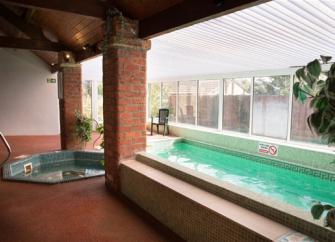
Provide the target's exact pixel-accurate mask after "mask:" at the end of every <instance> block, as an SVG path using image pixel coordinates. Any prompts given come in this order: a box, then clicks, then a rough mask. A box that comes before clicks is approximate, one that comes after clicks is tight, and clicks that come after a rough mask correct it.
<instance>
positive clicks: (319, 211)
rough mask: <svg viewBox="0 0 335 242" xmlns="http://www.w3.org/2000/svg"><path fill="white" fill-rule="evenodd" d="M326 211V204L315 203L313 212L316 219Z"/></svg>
mask: <svg viewBox="0 0 335 242" xmlns="http://www.w3.org/2000/svg"><path fill="white" fill-rule="evenodd" d="M323 212H324V206H323V205H322V204H321V203H317V204H314V205H313V206H312V208H311V213H312V216H313V218H314V219H319V218H320V217H321V215H322V213H323Z"/></svg>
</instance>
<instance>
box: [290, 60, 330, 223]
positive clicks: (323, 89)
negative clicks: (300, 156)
mask: <svg viewBox="0 0 335 242" xmlns="http://www.w3.org/2000/svg"><path fill="white" fill-rule="evenodd" d="M321 59H323V60H324V59H326V62H327V61H328V60H330V59H331V57H325V56H321ZM295 77H296V78H295V83H294V84H293V94H294V96H295V98H296V99H297V100H298V101H300V102H301V103H304V102H306V100H307V99H310V100H311V102H310V105H311V107H312V108H313V112H312V114H310V115H309V116H308V118H307V122H308V126H309V128H310V130H311V131H312V132H314V133H316V134H317V135H319V136H320V137H321V138H322V139H323V140H324V141H326V143H328V145H331V144H334V143H335V63H333V64H332V65H331V66H330V69H329V71H325V72H323V71H322V68H321V64H320V62H319V60H317V59H316V60H314V61H312V62H310V63H308V64H307V65H306V66H303V67H302V68H300V69H298V70H297V71H296V73H295ZM324 212H326V216H325V217H324V225H325V226H329V227H331V228H332V229H335V209H334V206H332V205H329V204H321V203H320V202H317V203H315V204H314V205H313V206H312V208H311V213H312V215H313V218H314V219H320V218H321V217H322V215H323V214H324Z"/></svg>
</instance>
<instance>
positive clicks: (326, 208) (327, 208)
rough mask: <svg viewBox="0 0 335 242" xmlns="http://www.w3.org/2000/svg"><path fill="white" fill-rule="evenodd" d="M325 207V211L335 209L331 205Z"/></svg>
mask: <svg viewBox="0 0 335 242" xmlns="http://www.w3.org/2000/svg"><path fill="white" fill-rule="evenodd" d="M323 207H324V209H325V210H330V209H333V208H334V207H333V206H332V205H330V204H325V205H323Z"/></svg>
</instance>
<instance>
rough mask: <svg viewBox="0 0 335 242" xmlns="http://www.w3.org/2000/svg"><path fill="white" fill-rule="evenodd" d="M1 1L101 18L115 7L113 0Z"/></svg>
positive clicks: (2, 0) (0, 0) (1, 0)
mask: <svg viewBox="0 0 335 242" xmlns="http://www.w3.org/2000/svg"><path fill="white" fill-rule="evenodd" d="M0 2H2V3H5V4H11V5H16V6H21V7H26V8H35V9H46V10H56V11H62V12H68V13H73V14H79V15H83V16H86V17H94V18H100V19H105V15H106V9H107V8H108V7H109V8H113V7H115V6H114V4H113V1H112V0H107V1H101V0H0Z"/></svg>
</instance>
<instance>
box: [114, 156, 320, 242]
mask: <svg viewBox="0 0 335 242" xmlns="http://www.w3.org/2000/svg"><path fill="white" fill-rule="evenodd" d="M120 170H121V191H122V193H123V194H124V195H125V196H127V197H128V198H129V199H131V200H132V201H134V202H135V203H137V204H138V205H139V206H140V207H142V208H143V209H144V210H146V211H147V212H149V213H150V214H151V215H153V216H154V217H155V218H156V219H157V220H159V221H160V222H161V223H163V224H164V225H166V226H167V227H169V228H170V229H171V230H172V231H174V232H175V233H176V234H178V235H179V236H181V237H182V238H183V239H185V240H187V241H278V242H279V241H280V242H282V241H286V242H289V241H298V240H297V238H299V239H301V241H314V240H313V239H311V238H308V237H307V236H305V235H303V234H300V233H297V232H296V231H293V230H292V229H290V228H288V227H286V226H284V225H282V224H279V223H277V222H274V221H272V220H270V219H268V218H266V217H263V216H261V215H259V214H256V213H254V212H252V211H249V210H247V209H245V208H243V207H241V206H238V205H236V204H234V203H231V202H229V201H227V200H224V199H223V198H221V197H218V196H216V195H214V194H212V193H209V192H207V191H205V190H202V189H200V188H198V187H195V186H193V185H191V184H189V183H187V182H184V181H182V180H180V179H177V178H175V177H173V176H171V175H168V174H166V173H164V172H162V171H160V170H157V169H155V168H153V167H150V166H148V165H145V164H143V163H141V162H138V161H135V160H127V161H123V162H122V163H121V166H120Z"/></svg>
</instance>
